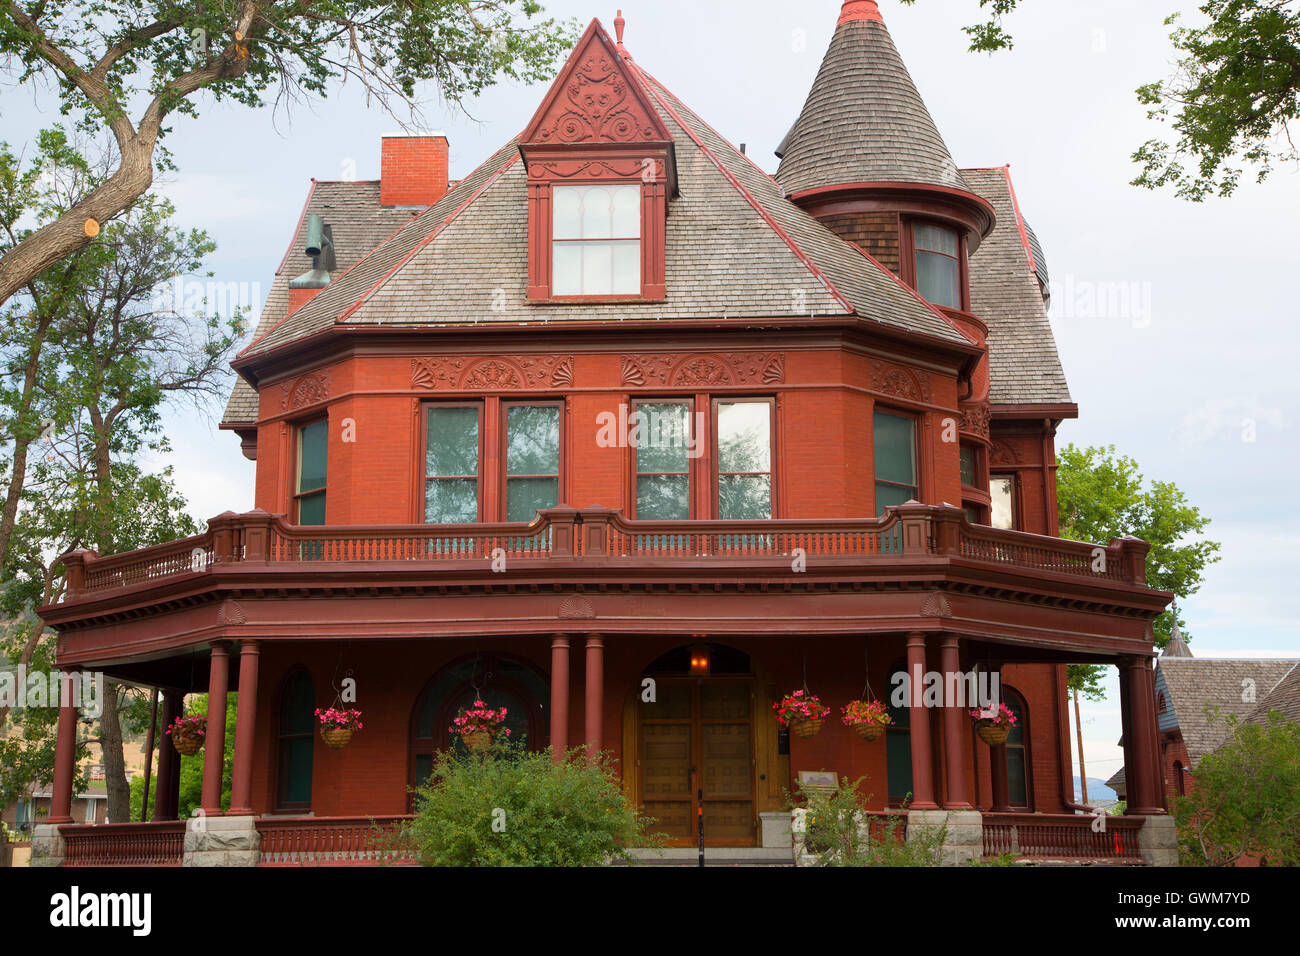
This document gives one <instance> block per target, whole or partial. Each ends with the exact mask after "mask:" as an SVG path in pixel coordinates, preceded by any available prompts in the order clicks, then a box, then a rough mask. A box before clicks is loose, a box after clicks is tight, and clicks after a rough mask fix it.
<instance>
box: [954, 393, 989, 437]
mask: <svg viewBox="0 0 1300 956" xmlns="http://www.w3.org/2000/svg"><path fill="white" fill-rule="evenodd" d="M992 417H993V413H992V411H991V410H990V409H989V406H988V403H987V402H979V403H976V404H972V405H962V406H961V431H962V434H964V435H974V436H975V437H976V438H982V439H984V440H985V441H988V440H989V422H990V421H992Z"/></svg>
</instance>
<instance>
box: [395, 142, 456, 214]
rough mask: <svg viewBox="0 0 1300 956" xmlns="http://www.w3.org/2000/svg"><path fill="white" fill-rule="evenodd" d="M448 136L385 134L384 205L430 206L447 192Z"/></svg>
mask: <svg viewBox="0 0 1300 956" xmlns="http://www.w3.org/2000/svg"><path fill="white" fill-rule="evenodd" d="M447 165H448V146H447V137H445V136H405V135H402V134H400V133H399V134H393V135H388V136H385V137H384V140H383V147H382V160H381V172H380V178H379V204H380V205H381V206H429V205H432V204H433V203H435V202H437V201H438V200H439V199H441V198H442V197H443V196H445V195H446V193H447V175H448V174H447Z"/></svg>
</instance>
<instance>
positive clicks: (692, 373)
mask: <svg viewBox="0 0 1300 956" xmlns="http://www.w3.org/2000/svg"><path fill="white" fill-rule="evenodd" d="M783 382H785V355H784V354H783V353H781V352H711V353H709V354H706V355H700V354H689V355H673V354H671V353H667V354H664V353H652V354H642V355H624V356H623V384H624V385H632V386H642V385H649V386H656V385H659V386H663V385H667V386H681V387H685V388H711V387H714V386H725V385H780V384H782V383H783Z"/></svg>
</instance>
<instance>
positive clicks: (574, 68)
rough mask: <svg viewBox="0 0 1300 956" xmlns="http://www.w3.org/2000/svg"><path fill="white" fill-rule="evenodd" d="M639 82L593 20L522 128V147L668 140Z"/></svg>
mask: <svg viewBox="0 0 1300 956" xmlns="http://www.w3.org/2000/svg"><path fill="white" fill-rule="evenodd" d="M671 138H672V137H670V136H669V135H668V130H667V129H666V128H665V127H664V125H663V121H662V120H660V118H659V114H658V113H657V112H655V110H654V107H652V106H651V105H650V101H649V100H648V99H647V97H646V94H645V91H644V90H643V89H642V88H641V83H640V81H639V80H636V79H634V78H633V77H632V76H631V75H630V74H629V72H628V71H627V69H626V68H625V66H624V64H623V60H622V58H621V57H620V56H619V55H618V51H617V50H616V49H615V47H614V44H613V42H612V41H611V40H610V38H609V35H608V34H607V33H606V32H605V31H604V30H603V29H601V27H600V24H599V23H598V22H596V21H595V20H593V21H592V22H591V26H589V27H588V28H587V32H586V33H585V34H583V36H582V39H581V40H579V41H578V45H577V46H576V47H574V50H573V53H572V54H571V55H570V57H569V60H568V62H567V63H566V64H565V65H564V69H563V70H561V71H560V75H559V76H558V77H556V79H555V83H554V84H552V86H551V89H550V92H548V93H547V94H546V99H544V100H543V101H542V105H541V107H540V108H539V109H538V111H537V114H536V115H535V116H534V117H533V121H532V122H531V123H529V124H528V128H527V129H526V130H524V135H523V139H522V141H523V143H524V144H526V145H570V144H573V143H607V144H608V143H643V142H659V143H662V142H667V141H669V140H670V139H671Z"/></svg>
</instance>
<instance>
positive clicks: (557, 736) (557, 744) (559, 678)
mask: <svg viewBox="0 0 1300 956" xmlns="http://www.w3.org/2000/svg"><path fill="white" fill-rule="evenodd" d="M568 749H569V638H568V637H567V636H566V635H564V634H557V635H555V638H554V640H552V641H551V760H552V761H553V762H554V763H562V762H563V761H564V753H565V751H566V750H568Z"/></svg>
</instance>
